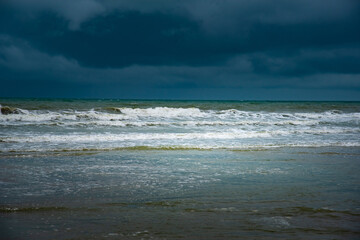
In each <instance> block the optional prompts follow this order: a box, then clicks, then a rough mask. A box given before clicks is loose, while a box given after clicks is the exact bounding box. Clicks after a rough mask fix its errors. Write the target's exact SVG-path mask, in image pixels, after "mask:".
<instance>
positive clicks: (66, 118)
mask: <svg viewBox="0 0 360 240" xmlns="http://www.w3.org/2000/svg"><path fill="white" fill-rule="evenodd" d="M106 109H108V108H106ZM106 109H105V110H106ZM113 109H117V111H115V112H108V111H100V110H94V109H91V110H88V111H78V110H62V111H44V110H25V109H18V108H16V109H13V111H16V114H1V115H0V125H22V124H24V125H29V124H45V125H53V124H58V125H93V124H95V125H108V126H120V127H121V126H122V127H126V126H152V125H181V126H187V125H189V126H196V125H198V126H201V125H230V126H231V125H272V124H274V125H287V124H289V125H316V124H321V123H329V122H332V123H334V122H337V123H339V122H355V123H357V124H359V121H360V113H342V112H340V111H336V110H333V111H326V112H320V113H287V112H281V113H274V112H249V111H240V110H236V109H228V110H220V111H216V110H200V109H198V108H167V107H156V108H146V109H142V108H113ZM127 121H128V122H127Z"/></svg>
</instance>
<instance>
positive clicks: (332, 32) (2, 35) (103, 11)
mask: <svg viewBox="0 0 360 240" xmlns="http://www.w3.org/2000/svg"><path fill="white" fill-rule="evenodd" d="M0 89H1V90H0V97H39V98H41V97H55V98H119V99H198V100H343V101H359V100H360V1H359V0H326V1H324V0H296V1H295V0H276V1H272V0H251V1H249V0H102V1H100V0H62V1H59V0H3V1H1V2H0Z"/></svg>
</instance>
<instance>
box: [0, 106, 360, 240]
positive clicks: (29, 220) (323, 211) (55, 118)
mask: <svg viewBox="0 0 360 240" xmlns="http://www.w3.org/2000/svg"><path fill="white" fill-rule="evenodd" d="M0 104H1V106H2V108H3V109H5V110H6V111H5V110H3V112H4V114H2V115H0V151H1V152H0V235H1V236H2V238H4V239H358V238H359V237H360V230H359V229H360V190H359V182H360V175H359V174H358V173H359V172H360V140H359V139H360V138H359V134H360V129H359V126H360V123H359V119H360V103H357V102H354V103H343V102H323V103H321V102H191V101H117V100H20V99H1V101H0ZM6 106H8V107H10V108H6Z"/></svg>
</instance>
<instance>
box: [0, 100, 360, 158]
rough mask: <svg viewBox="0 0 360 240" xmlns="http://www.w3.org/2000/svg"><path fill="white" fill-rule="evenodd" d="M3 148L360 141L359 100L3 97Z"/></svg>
mask: <svg viewBox="0 0 360 240" xmlns="http://www.w3.org/2000/svg"><path fill="white" fill-rule="evenodd" d="M0 104H1V105H2V107H3V108H4V107H5V106H10V107H11V108H12V109H11V110H12V112H13V113H12V114H2V115H0V127H1V130H0V147H1V152H2V153H9V152H28V151H35V152H41V151H74V150H112V149H121V148H134V147H135V148H136V147H148V148H202V149H218V148H222V149H223V148H226V149H249V148H263V147H284V146H285V147H286V146H302V147H305V146H360V141H359V139H360V103H341V102H323V103H315V102H191V101H115V100H113V101H111V100H87V101H85V100H82V101H80V100H52V101H50V100H49V101H45V100H41V101H40V100H6V99H4V100H2V102H0Z"/></svg>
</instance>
